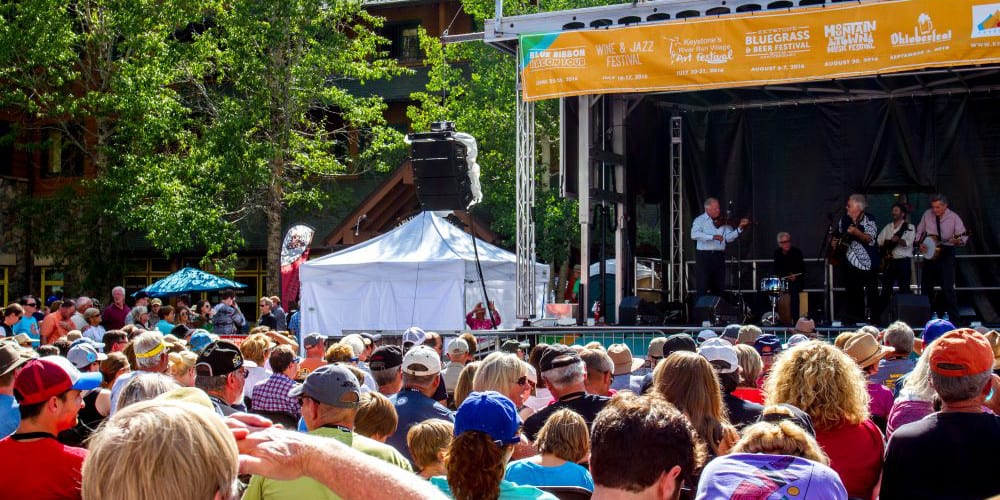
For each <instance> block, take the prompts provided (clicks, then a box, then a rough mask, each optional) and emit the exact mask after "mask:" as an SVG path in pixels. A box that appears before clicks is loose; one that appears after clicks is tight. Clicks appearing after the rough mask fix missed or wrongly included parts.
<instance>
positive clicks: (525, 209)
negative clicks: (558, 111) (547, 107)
mask: <svg viewBox="0 0 1000 500" xmlns="http://www.w3.org/2000/svg"><path fill="white" fill-rule="evenodd" d="M518 66H519V68H518V71H517V75H518V76H517V92H516V95H515V98H516V99H517V150H516V155H517V180H516V182H517V195H516V197H517V201H516V206H517V248H516V257H517V280H516V283H515V287H516V288H515V289H516V291H517V308H516V315H517V319H533V318H534V317H535V315H536V307H537V306H536V304H537V302H538V301H537V298H536V296H535V295H536V292H537V290H536V287H535V103H533V102H525V101H524V100H523V99H521V92H522V89H521V71H520V60H518Z"/></svg>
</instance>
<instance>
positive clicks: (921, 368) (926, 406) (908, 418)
mask: <svg viewBox="0 0 1000 500" xmlns="http://www.w3.org/2000/svg"><path fill="white" fill-rule="evenodd" d="M936 397H937V395H936V394H935V393H934V388H933V387H931V379H930V367H929V366H928V364H927V356H920V359H918V360H917V366H915V367H914V368H913V371H912V372H910V373H909V375H907V376H906V382H905V383H904V384H903V388H902V389H901V390H900V391H899V397H897V398H896V401H895V402H893V403H892V408H891V409H890V410H889V419H888V422H887V424H886V427H885V437H886V439H888V438H890V437H892V433H893V432H895V431H896V429H898V428H900V427H902V426H903V425H905V424H908V423H911V422H916V421H917V420H920V419H922V418H924V417H926V416H927V415H930V414H931V413H934V399H935V398H936Z"/></svg>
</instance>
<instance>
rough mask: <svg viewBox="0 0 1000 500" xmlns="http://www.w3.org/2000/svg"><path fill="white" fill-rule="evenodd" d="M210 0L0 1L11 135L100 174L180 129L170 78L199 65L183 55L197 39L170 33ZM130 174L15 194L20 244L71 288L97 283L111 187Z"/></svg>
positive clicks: (116, 229) (117, 235) (0, 94)
mask: <svg viewBox="0 0 1000 500" xmlns="http://www.w3.org/2000/svg"><path fill="white" fill-rule="evenodd" d="M211 9H212V4H211V3H210V2H206V1H201V0H198V1H194V0H172V1H169V2H162V1H152V0H75V1H73V2H64V1H59V0H20V1H18V2H4V3H3V4H2V5H0V108H3V109H5V110H8V111H9V112H12V113H13V114H14V115H16V117H17V121H18V128H19V129H20V130H22V131H23V134H22V136H24V137H37V138H38V141H37V143H35V144H34V145H30V147H35V148H45V149H46V150H47V149H50V148H51V149H53V150H60V151H64V152H70V151H73V152H74V153H73V154H75V155H82V156H83V157H84V159H85V165H86V168H85V170H86V171H87V173H88V174H92V175H93V176H96V177H97V179H103V178H104V177H105V176H107V175H108V174H110V173H112V172H115V171H116V170H117V169H118V168H120V167H121V166H122V165H123V164H126V163H128V162H129V161H131V158H134V157H136V156H143V155H147V156H148V155H151V154H156V146H159V145H163V144H167V143H170V142H174V141H176V140H177V137H176V136H177V134H178V133H179V132H182V131H183V124H184V122H185V119H186V112H187V110H186V109H185V108H184V106H183V103H182V99H181V96H180V95H179V94H178V91H177V83H178V82H179V81H182V80H184V79H185V78H189V77H190V76H191V75H189V74H186V72H187V71H189V70H190V68H191V67H198V65H197V64H190V61H192V60H193V59H195V58H196V57H195V55H196V54H198V51H199V47H198V46H197V44H191V43H182V40H180V39H179V37H178V34H179V30H181V29H182V28H184V27H185V26H188V25H190V24H191V23H196V22H198V21H200V20H202V19H203V18H204V15H205V13H206V12H210V10H211ZM179 61H188V62H189V63H188V64H180V63H179ZM49 157H50V158H58V157H57V156H51V155H50V156H49ZM77 175H78V174H77ZM137 180H141V178H131V179H128V182H127V183H124V184H118V185H102V184H100V183H99V182H80V183H71V184H70V185H69V186H68V188H67V189H66V190H63V191H62V192H61V193H60V194H58V195H57V196H55V197H53V198H52V199H48V200H29V201H28V202H26V203H24V205H23V207H22V214H21V215H22V217H19V219H20V220H21V222H22V223H24V224H25V225H26V226H29V227H30V228H31V229H30V231H29V234H30V235H31V245H30V246H31V247H32V249H33V250H34V251H35V252H36V254H41V255H47V256H50V257H52V258H53V260H54V261H55V262H57V263H59V262H64V263H66V264H67V269H66V270H67V271H69V273H68V274H69V275H70V277H69V278H68V281H69V282H71V283H74V284H75V285H76V286H77V287H79V288H80V289H82V290H84V291H86V290H102V291H103V290H106V288H105V286H106V284H107V283H109V282H110V281H112V280H115V279H116V278H118V277H120V274H121V268H122V262H121V260H120V258H119V257H120V254H119V253H118V250H119V249H121V248H122V245H120V243H121V240H122V239H123V234H124V226H123V221H122V219H121V218H120V217H119V215H121V210H120V208H121V207H120V205H119V194H120V193H121V192H122V191H123V190H127V189H129V186H130V184H131V183H132V182H136V181H137ZM133 227H135V226H133Z"/></svg>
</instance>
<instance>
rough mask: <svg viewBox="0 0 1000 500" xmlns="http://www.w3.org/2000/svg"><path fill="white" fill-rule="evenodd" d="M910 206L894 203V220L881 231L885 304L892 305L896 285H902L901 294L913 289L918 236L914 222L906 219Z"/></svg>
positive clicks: (879, 239) (883, 305) (880, 242)
mask: <svg viewBox="0 0 1000 500" xmlns="http://www.w3.org/2000/svg"><path fill="white" fill-rule="evenodd" d="M907 212H908V210H907V207H906V205H905V204H903V203H898V202H897V203H893V204H892V221H891V222H889V223H888V224H886V225H885V227H883V228H882V231H880V232H879V233H878V246H879V248H880V249H881V252H882V259H883V260H882V297H881V299H882V300H881V302H882V308H883V310H884V309H885V307H886V306H888V305H889V299H890V298H891V297H892V286H893V285H897V286H899V292H897V293H900V294H905V293H910V259H911V258H912V257H913V240H914V239H915V238H916V237H917V233H916V231H914V230H913V224H910V222H909V221H908V220H906V215H907Z"/></svg>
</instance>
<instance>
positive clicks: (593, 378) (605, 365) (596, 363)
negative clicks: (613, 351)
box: [580, 349, 615, 396]
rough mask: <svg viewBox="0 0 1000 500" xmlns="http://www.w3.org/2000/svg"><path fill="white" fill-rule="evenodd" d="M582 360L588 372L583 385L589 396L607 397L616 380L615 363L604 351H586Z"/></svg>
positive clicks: (582, 354) (581, 354)
mask: <svg viewBox="0 0 1000 500" xmlns="http://www.w3.org/2000/svg"><path fill="white" fill-rule="evenodd" d="M580 359H582V360H583V364H584V365H585V367H586V370H587V377H586V378H585V379H584V381H583V385H584V387H585V388H586V390H587V393H589V394H596V395H598V396H607V395H608V394H609V392H610V390H611V382H612V381H613V380H614V376H615V375H614V371H615V363H614V361H612V360H611V356H610V355H608V353H607V352H606V351H605V350H603V349H584V350H583V352H581V353H580Z"/></svg>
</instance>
